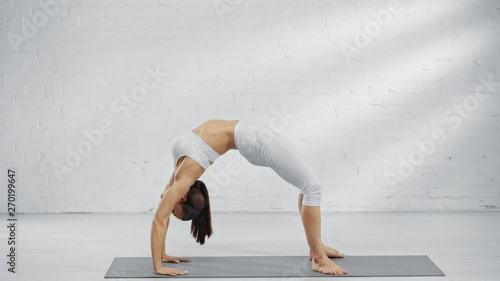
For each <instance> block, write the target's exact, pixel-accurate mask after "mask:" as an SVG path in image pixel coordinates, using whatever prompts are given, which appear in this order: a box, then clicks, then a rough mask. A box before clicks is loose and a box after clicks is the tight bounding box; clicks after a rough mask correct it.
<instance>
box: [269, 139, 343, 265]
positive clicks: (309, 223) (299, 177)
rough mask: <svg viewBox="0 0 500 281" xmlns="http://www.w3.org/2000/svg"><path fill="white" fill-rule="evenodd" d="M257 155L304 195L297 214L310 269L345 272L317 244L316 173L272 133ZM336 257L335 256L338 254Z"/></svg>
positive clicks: (319, 215) (295, 151)
mask: <svg viewBox="0 0 500 281" xmlns="http://www.w3.org/2000/svg"><path fill="white" fill-rule="evenodd" d="M260 153H261V158H262V159H261V160H262V162H264V163H266V166H268V167H270V168H271V169H273V170H274V171H275V172H276V173H277V174H278V175H279V176H280V177H281V178H282V179H284V180H285V181H287V182H288V183H290V184H292V185H293V186H295V187H297V188H298V189H299V190H300V191H301V193H303V194H304V196H303V197H304V198H303V197H302V196H301V197H299V198H300V199H303V200H299V211H300V215H301V219H302V224H303V225H304V230H305V233H306V238H307V243H308V244H309V248H310V256H311V260H312V269H313V270H314V271H317V272H321V273H325V274H345V273H347V272H346V271H345V270H343V269H342V268H341V267H340V266H338V265H337V264H335V263H334V262H333V261H332V260H331V259H330V258H328V256H327V254H326V253H325V245H324V244H323V242H322V241H321V211H320V206H319V205H320V204H319V203H320V199H321V189H320V186H319V185H320V184H319V181H318V179H317V177H316V174H315V173H314V172H313V170H312V169H311V168H310V166H309V165H308V163H307V162H306V161H305V160H304V158H303V157H302V155H301V154H300V153H298V152H297V150H296V149H295V147H294V146H293V144H292V143H291V142H290V141H289V140H288V139H286V138H285V137H284V136H282V135H281V134H279V133H274V134H273V136H272V138H271V139H270V140H269V141H267V142H266V143H265V144H264V145H263V147H262V151H260ZM301 195H302V194H301ZM318 196H319V198H318ZM306 199H307V200H306ZM306 203H307V204H306ZM329 249H331V248H329ZM332 250H333V249H332ZM329 254H331V253H329ZM336 254H337V255H338V252H337V253H336Z"/></svg>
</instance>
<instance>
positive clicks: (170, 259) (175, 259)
mask: <svg viewBox="0 0 500 281" xmlns="http://www.w3.org/2000/svg"><path fill="white" fill-rule="evenodd" d="M161 261H164V262H172V263H179V262H189V261H191V260H190V259H189V258H182V257H173V256H169V255H167V254H164V255H163V257H162V258H161Z"/></svg>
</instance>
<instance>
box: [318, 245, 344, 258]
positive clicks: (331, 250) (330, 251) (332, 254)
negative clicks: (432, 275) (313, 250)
mask: <svg viewBox="0 0 500 281" xmlns="http://www.w3.org/2000/svg"><path fill="white" fill-rule="evenodd" d="M323 251H325V254H326V256H327V257H329V258H343V257H344V254H343V253H341V252H339V251H337V250H335V249H334V248H330V247H328V246H326V245H323Z"/></svg>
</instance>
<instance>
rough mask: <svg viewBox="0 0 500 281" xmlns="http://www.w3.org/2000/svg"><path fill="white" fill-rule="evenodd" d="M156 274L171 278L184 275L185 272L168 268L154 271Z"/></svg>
mask: <svg viewBox="0 0 500 281" xmlns="http://www.w3.org/2000/svg"><path fill="white" fill-rule="evenodd" d="M155 273H156V274H160V275H171V276H177V275H184V274H186V273H188V272H187V270H179V269H175V268H170V267H163V266H162V267H160V268H159V269H157V270H155Z"/></svg>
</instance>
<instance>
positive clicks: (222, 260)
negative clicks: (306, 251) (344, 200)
mask: <svg viewBox="0 0 500 281" xmlns="http://www.w3.org/2000/svg"><path fill="white" fill-rule="evenodd" d="M190 259H191V261H190V262H182V263H165V262H164V263H163V266H165V267H172V268H177V269H182V270H187V271H188V274H185V275H180V276H175V277H174V276H164V275H157V274H155V273H154V271H153V263H152V261H151V257H147V258H146V257H144V258H143V257H130V258H128V257H127V258H122V257H117V258H115V259H114V260H113V263H112V264H111V267H110V268H109V270H108V272H107V273H106V276H104V278H224V277H232V278H242V277H254V278H255V277H277V278H286V277H332V275H325V274H321V273H317V272H314V271H312V270H311V262H310V261H309V257H307V256H243V257H190ZM333 260H334V261H335V263H337V264H338V265H340V266H341V267H342V268H344V269H345V270H347V272H348V274H347V275H337V276H336V277H341V276H348V277H355V276H356V277H367V276H444V273H443V272H442V271H441V270H440V269H439V268H438V267H437V266H436V265H435V264H434V263H433V262H432V261H431V260H430V259H429V257H428V256H346V257H345V258H342V259H333Z"/></svg>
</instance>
